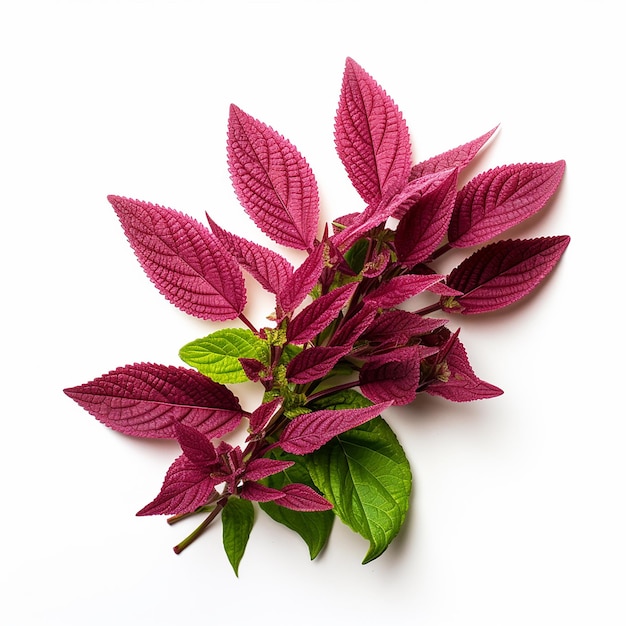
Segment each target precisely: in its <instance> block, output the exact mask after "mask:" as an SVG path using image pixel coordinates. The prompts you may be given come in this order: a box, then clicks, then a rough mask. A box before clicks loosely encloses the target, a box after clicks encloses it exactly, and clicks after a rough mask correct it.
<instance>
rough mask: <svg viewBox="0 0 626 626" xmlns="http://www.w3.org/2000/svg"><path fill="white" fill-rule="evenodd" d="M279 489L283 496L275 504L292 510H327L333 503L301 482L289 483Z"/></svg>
mask: <svg viewBox="0 0 626 626" xmlns="http://www.w3.org/2000/svg"><path fill="white" fill-rule="evenodd" d="M281 491H282V492H283V494H284V498H280V500H277V501H276V504H280V506H284V507H285V508H288V509H293V510H294V511H328V510H330V509H332V508H333V505H332V504H331V503H330V502H329V501H328V500H327V499H326V498H324V496H321V495H320V494H319V493H317V491H315V490H314V489H312V488H311V487H309V486H308V485H303V484H302V483H289V484H287V485H285V486H284V487H283V488H282V489H281Z"/></svg>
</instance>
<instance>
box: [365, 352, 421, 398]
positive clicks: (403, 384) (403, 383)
mask: <svg viewBox="0 0 626 626" xmlns="http://www.w3.org/2000/svg"><path fill="white" fill-rule="evenodd" d="M419 382H420V348H419V346H410V347H405V348H399V349H398V350H394V351H392V352H388V353H386V354H382V355H380V356H376V357H374V358H371V359H368V361H367V362H366V363H365V364H364V365H363V367H362V368H361V372H360V374H359V384H360V387H361V392H362V393H363V395H364V396H365V397H366V398H368V399H369V400H371V401H372V402H393V404H409V402H412V401H413V400H414V399H415V396H416V395H417V387H418V385H419Z"/></svg>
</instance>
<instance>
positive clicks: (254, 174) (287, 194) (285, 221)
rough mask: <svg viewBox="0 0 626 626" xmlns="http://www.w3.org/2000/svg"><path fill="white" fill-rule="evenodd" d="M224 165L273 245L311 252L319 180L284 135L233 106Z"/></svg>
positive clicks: (251, 215) (244, 201)
mask: <svg viewBox="0 0 626 626" xmlns="http://www.w3.org/2000/svg"><path fill="white" fill-rule="evenodd" d="M228 167H229V170H230V175H231V178H232V181H233V186H234V188H235V193H236V194H237V197H238V198H239V201H240V202H241V204H242V205H243V207H244V209H245V211H246V213H247V214H248V215H249V216H250V217H251V218H252V220H253V221H254V223H255V224H256V225H257V226H258V227H259V228H260V229H261V230H262V231H263V232H264V233H265V234H266V235H268V236H269V237H270V238H272V239H273V240H274V241H276V242H277V243H280V244H282V245H285V246H290V247H292V248H297V249H299V250H310V249H311V248H312V247H313V241H314V240H315V235H316V232H317V222H318V216H319V196H318V191H317V182H316V180H315V176H314V175H313V172H312V171H311V168H310V167H309V165H308V163H307V162H306V161H305V159H304V157H303V156H302V155H301V154H300V153H299V152H298V150H297V149H296V147H295V146H293V145H292V144H291V143H290V142H289V141H287V140H286V139H285V138H284V137H283V136H282V135H279V134H278V133H277V132H276V131H275V130H273V129H272V128H270V127H269V126H267V125H265V124H263V123H262V122H260V121H258V120H256V119H254V118H253V117H251V116H250V115H248V114H247V113H244V112H243V111H242V110H241V109H239V108H238V107H236V106H235V105H231V107H230V116H229V119H228Z"/></svg>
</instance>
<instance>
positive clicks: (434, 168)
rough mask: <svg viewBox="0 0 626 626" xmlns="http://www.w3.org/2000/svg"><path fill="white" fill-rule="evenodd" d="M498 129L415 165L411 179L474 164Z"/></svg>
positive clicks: (493, 129)
mask: <svg viewBox="0 0 626 626" xmlns="http://www.w3.org/2000/svg"><path fill="white" fill-rule="evenodd" d="M497 129H498V127H497V126H496V127H495V128H492V129H491V130H490V131H488V132H486V133H485V134H484V135H481V136H480V137H478V139H474V140H473V141H469V142H468V143H465V144H463V145H462V146H459V147H458V148H454V149H452V150H448V151H447V152H444V153H442V154H438V155H437V156H434V157H432V158H430V159H428V160H426V161H422V162H421V163H418V164H417V165H414V166H413V167H412V168H411V179H413V178H421V177H422V176H426V175H428V174H434V173H435V172H440V171H442V170H447V169H450V168H456V169H458V170H462V169H463V168H464V167H466V166H467V165H469V164H470V163H471V162H472V160H473V159H474V157H475V156H476V155H477V154H478V152H479V150H480V149H481V148H482V147H483V146H484V145H485V144H486V143H487V141H488V140H489V139H490V137H491V136H492V135H493V134H494V133H495V132H496V130H497Z"/></svg>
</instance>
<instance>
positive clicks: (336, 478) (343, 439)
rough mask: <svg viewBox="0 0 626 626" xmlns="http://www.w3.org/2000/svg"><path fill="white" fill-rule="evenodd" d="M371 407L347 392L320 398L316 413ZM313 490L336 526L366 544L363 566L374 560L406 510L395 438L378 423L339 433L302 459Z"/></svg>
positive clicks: (406, 489)
mask: <svg viewBox="0 0 626 626" xmlns="http://www.w3.org/2000/svg"><path fill="white" fill-rule="evenodd" d="M369 404H371V403H370V402H369V401H368V400H367V399H366V398H364V397H363V396H362V395H361V394H359V393H357V392H356V391H353V390H348V391H344V392H342V393H341V394H337V395H335V396H332V397H330V398H325V399H324V402H323V407H322V406H316V408H335V409H345V408H357V407H363V406H368V405H369ZM306 459H307V467H308V470H309V472H310V475H311V478H312V479H313V482H314V483H315V485H316V487H317V488H318V489H319V490H320V491H321V492H322V494H323V495H324V496H325V497H326V498H327V499H328V500H329V501H330V502H332V504H333V505H334V509H333V510H334V512H335V514H336V515H338V516H339V518H340V519H341V521H342V522H344V524H346V525H347V526H349V527H350V528H351V529H352V530H354V531H355V532H357V533H359V534H360V535H361V536H362V537H363V538H364V539H366V540H367V541H369V543H370V547H369V550H368V552H367V554H366V555H365V558H364V559H363V563H364V564H365V563H369V562H370V561H372V560H374V559H376V558H377V557H379V556H380V555H381V554H382V553H383V552H384V551H385V550H386V549H387V547H388V546H389V544H390V543H391V541H392V540H393V538H394V537H395V536H396V535H397V534H398V532H399V530H400V528H401V527H402V524H403V523H404V520H405V518H406V513H407V510H408V508H409V496H410V494H411V468H410V466H409V462H408V460H407V458H406V456H405V454H404V450H403V449H402V447H401V446H400V444H399V442H398V439H397V437H396V436H395V434H394V433H393V431H392V430H391V428H390V427H389V426H388V425H387V423H386V422H385V421H384V420H383V419H382V418H381V417H376V418H374V419H373V420H370V421H369V422H367V423H366V424H363V425H362V426H359V427H358V428H353V429H352V430H349V431H348V432H345V433H343V434H341V435H339V436H337V437H335V438H334V439H333V440H331V441H330V442H329V443H327V444H326V445H325V446H323V447H322V448H320V449H319V450H318V451H317V452H314V453H313V454H310V455H307V456H306Z"/></svg>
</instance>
